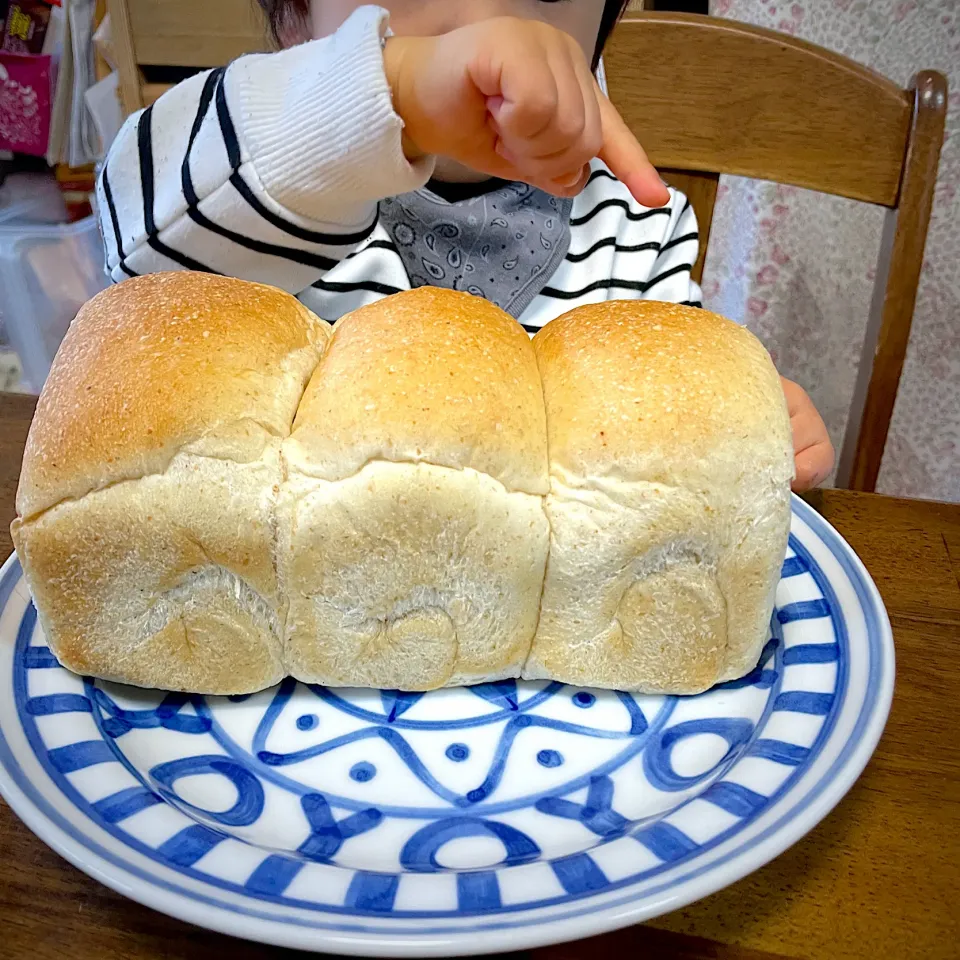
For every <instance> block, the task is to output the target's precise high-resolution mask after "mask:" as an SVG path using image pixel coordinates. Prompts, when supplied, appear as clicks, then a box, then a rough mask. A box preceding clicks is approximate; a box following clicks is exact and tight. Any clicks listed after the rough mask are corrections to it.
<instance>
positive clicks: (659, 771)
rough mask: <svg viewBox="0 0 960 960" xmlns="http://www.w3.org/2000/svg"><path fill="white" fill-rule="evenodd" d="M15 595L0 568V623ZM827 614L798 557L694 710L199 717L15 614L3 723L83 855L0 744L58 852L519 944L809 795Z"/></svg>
mask: <svg viewBox="0 0 960 960" xmlns="http://www.w3.org/2000/svg"><path fill="white" fill-rule="evenodd" d="M804 517H805V519H806V518H807V517H806V514H805V515H804ZM808 522H810V521H809V520H808ZM814 522H815V521H814ZM821 523H822V521H821ZM824 526H825V525H824ZM841 546H842V544H841ZM836 556H837V557H840V553H836ZM851 569H852V568H851ZM855 572H856V571H855ZM17 579H18V571H17V569H16V568H15V567H14V568H13V569H12V570H11V569H10V568H8V570H7V574H6V577H5V578H4V579H3V581H2V582H0V609H2V608H3V607H5V606H6V605H7V603H6V601H7V599H8V598H9V597H10V594H11V592H12V590H13V586H12V585H13V584H15V583H16V581H17ZM851 580H852V582H853V583H854V588H855V589H858V588H857V581H856V578H854V577H851ZM860 600H861V604H860V605H861V607H862V609H863V610H864V611H867V613H866V614H865V616H868V617H869V616H870V615H873V616H876V614H873V613H871V609H872V608H871V607H870V604H868V603H866V602H863V600H864V598H863V597H860ZM844 602H847V603H848V602H849V601H846V600H845V601H844ZM842 607H843V604H842V603H841V602H840V601H839V600H838V598H837V596H836V594H835V588H834V584H833V583H831V579H830V578H828V577H827V576H825V575H824V573H823V571H822V570H821V569H820V566H819V564H818V563H817V561H816V560H815V559H814V557H813V555H812V554H811V552H810V551H809V550H808V549H807V547H806V546H805V545H804V543H802V542H801V540H800V539H799V538H798V537H797V536H791V542H790V549H789V551H788V557H787V559H786V561H785V563H784V567H783V580H782V581H781V584H780V589H779V592H778V601H777V607H776V609H775V611H774V616H773V618H772V623H771V629H770V636H769V640H768V643H767V645H766V647H765V649H764V652H763V656H762V657H761V660H760V663H759V664H758V666H757V667H756V669H755V670H753V671H752V672H751V673H750V674H749V675H748V676H747V677H744V678H743V679H741V680H736V681H731V682H729V683H725V684H721V685H719V686H718V687H716V688H714V689H713V690H712V691H709V692H708V693H706V694H703V695H701V696H698V697H687V698H674V697H652V696H640V695H631V694H625V693H618V692H611V691H599V690H585V689H580V688H576V687H568V686H565V685H563V684H559V683H547V682H539V683H523V682H514V681H503V682H499V683H493V684H485V685H482V686H477V687H472V688H465V689H459V690H441V691H436V692H433V693H429V694H410V693H401V692H398V691H370V690H331V689H327V688H325V687H320V686H316V687H306V686H303V685H300V684H297V683H296V682H294V681H292V680H287V681H284V682H283V683H281V684H280V685H279V686H278V687H275V688H273V689H271V690H269V691H264V692H262V693H259V694H255V695H252V696H244V697H232V698H214V697H201V696H191V695H181V694H167V695H164V694H162V693H158V692H156V691H140V690H133V689H131V688H125V687H120V686H117V685H113V684H109V683H103V682H100V681H93V680H89V679H87V680H81V679H80V678H77V677H74V676H73V675H72V674H70V673H68V672H67V671H65V670H63V669H62V668H60V667H59V665H58V664H57V662H56V660H55V659H54V658H53V656H52V655H51V653H50V651H49V649H48V648H47V647H46V644H45V640H44V638H43V635H42V631H40V630H39V628H38V627H37V625H36V612H35V610H34V608H33V606H32V604H26V605H25V607H24V609H23V611H22V613H21V614H20V617H19V623H18V624H17V630H16V644H15V650H14V651H13V657H12V663H11V674H12V676H11V679H12V686H13V693H14V698H13V701H14V706H15V710H16V720H17V723H18V724H19V728H20V730H22V734H23V736H24V737H25V739H26V742H27V743H28V744H29V750H30V752H31V753H32V755H33V757H34V758H35V759H36V761H37V763H39V765H40V767H41V768H42V769H43V770H44V771H45V773H46V775H47V776H48V777H49V778H50V780H51V781H52V783H53V784H54V785H55V787H56V791H57V793H58V794H59V796H60V797H61V798H65V801H66V802H67V803H68V804H69V805H70V806H71V807H72V808H73V809H74V810H75V811H77V812H78V814H79V815H81V816H82V818H84V822H89V823H90V824H91V827H90V830H89V833H88V832H85V831H84V830H82V829H78V827H77V825H76V822H70V820H69V818H65V817H64V816H63V815H62V814H61V813H60V812H58V811H57V810H56V809H54V805H53V804H51V802H50V799H49V797H48V796H44V794H43V791H41V790H38V789H37V788H36V787H35V785H34V783H33V782H32V781H31V778H30V777H28V776H26V775H25V774H24V772H23V770H22V767H21V765H20V764H19V763H18V761H17V760H16V758H15V757H14V755H13V753H12V751H11V750H10V748H9V747H8V745H7V743H6V741H3V742H2V743H0V761H2V764H3V767H4V768H5V772H6V773H7V775H8V776H10V777H11V778H12V779H13V780H14V781H15V783H16V784H17V786H18V788H19V789H21V790H23V792H24V794H25V795H26V796H28V797H29V799H30V801H31V802H32V803H33V805H34V806H35V807H37V808H38V809H40V810H41V811H42V812H43V813H44V814H45V816H47V818H48V819H50V820H51V821H53V822H54V823H55V824H56V825H57V826H58V827H59V828H60V829H61V830H63V831H64V832H65V833H66V834H67V835H68V836H69V837H70V838H72V840H74V841H77V842H79V843H81V844H82V845H83V846H84V847H85V848H87V849H90V850H92V851H93V852H94V853H96V854H97V855H98V856H101V857H104V858H105V859H106V860H108V861H109V862H111V863H115V864H117V865H118V866H120V867H121V868H122V869H124V870H125V871H128V872H130V873H132V874H133V875H134V876H139V877H141V878H144V879H145V880H147V881H148V882H149V883H150V884H152V885H153V886H155V887H159V888H162V889H164V890H168V891H170V892H172V893H177V892H184V891H185V890H188V891H189V896H190V897H191V898H192V900H194V901H195V902H200V903H204V902H205V903H209V904H210V905H211V906H215V907H218V908H221V909H225V910H227V911H229V912H231V913H235V914H240V915H244V916H247V917H250V918H254V919H258V918H261V919H266V920H270V919H280V920H282V921H283V922H284V923H285V924H293V925H295V926H300V927H306V928H314V929H320V930H325V931H337V930H340V931H344V932H351V931H358V930H361V931H369V932H372V933H374V934H376V933H378V932H382V931H383V929H385V928H383V927H382V926H379V925H378V924H377V923H376V922H375V921H376V920H378V919H379V920H387V919H389V920H391V921H394V920H395V921H404V920H416V921H418V923H417V926H416V929H417V931H418V932H420V933H421V934H424V935H426V934H429V933H430V932H431V931H434V930H435V931H449V928H447V927H445V926H444V925H443V924H444V921H448V920H451V919H456V920H457V921H458V925H457V927H456V929H457V931H464V930H469V929H476V930H484V929H487V928H489V927H490V926H491V921H493V919H494V918H496V917H499V920H497V921H496V924H497V926H498V927H500V928H509V927H510V926H511V925H516V924H518V923H519V924H520V925H523V924H524V923H528V922H531V921H525V920H524V919H522V918H520V917H517V920H516V921H511V919H510V918H511V917H514V916H516V915H518V914H524V915H527V914H529V912H530V911H536V910H540V909H546V908H551V909H552V908H561V907H562V908H563V910H564V912H563V914H562V915H563V916H565V917H570V916H575V915H576V914H577V913H578V912H580V911H583V910H586V911H588V912H589V910H590V909H591V907H590V905H589V904H590V903H592V902H593V901H594V899H595V898H597V897H598V896H606V901H605V903H604V906H605V907H606V906H615V905H616V904H617V903H626V902H629V900H630V896H629V889H630V888H631V887H633V888H636V887H637V885H638V884H642V885H644V890H645V892H650V891H653V892H655V891H656V890H657V886H656V884H657V882H658V879H657V878H659V877H663V881H662V883H663V884H664V886H663V887H662V889H664V890H666V889H669V887H670V884H671V883H672V882H673V881H672V879H670V878H672V877H674V876H676V875H677V871H678V869H682V870H683V874H684V878H685V881H690V880H695V879H696V877H697V876H698V875H699V874H700V873H703V872H706V871H709V870H711V869H715V868H716V863H718V862H722V861H723V860H724V858H726V857H727V856H728V855H727V854H726V853H725V852H724V851H725V850H726V847H727V846H729V844H730V842H731V840H735V839H736V837H737V836H738V835H741V834H743V833H744V831H747V830H754V829H759V828H760V826H761V825H762V824H763V823H764V818H768V817H769V814H770V812H771V810H772V808H775V807H776V805H777V804H778V801H780V799H781V798H783V797H784V796H785V795H787V794H789V792H790V791H791V789H792V787H793V785H794V784H795V783H796V782H797V781H798V780H799V779H800V778H802V777H804V776H805V775H806V774H807V773H808V771H809V770H810V767H811V764H813V763H814V762H815V761H816V759H817V757H818V756H819V755H820V753H821V748H822V746H823V744H824V743H825V741H826V740H827V739H828V738H829V737H830V736H831V733H832V731H833V729H834V725H835V723H836V722H837V718H838V716H839V715H840V713H841V711H842V709H843V706H844V703H845V699H846V698H847V697H848V671H849V664H850V651H849V637H848V625H847V622H846V618H845V617H844V615H843V612H842ZM867 634H868V644H869V645H871V647H870V657H869V670H870V677H868V678H867V682H868V684H869V685H870V686H872V687H873V688H874V689H875V688H876V687H877V685H878V683H879V671H880V670H881V669H882V664H881V660H882V658H881V656H880V652H881V651H880V647H879V645H880V642H881V640H880V638H881V634H882V630H880V629H879V628H878V626H877V625H876V624H870V623H869V622H868V623H867ZM858 696H859V694H858ZM868 706H872V705H868V704H864V708H863V709H862V710H860V714H861V717H860V719H859V720H858V721H857V722H858V723H861V725H862V724H865V723H866V719H865V718H868V717H869V715H870V713H871V712H872V710H868V709H867V707H868ZM4 727H6V723H5V724H4ZM851 737H852V735H851ZM839 759H840V760H842V759H843V756H842V755H841V757H840V758H839ZM34 779H35V778H34ZM94 828H96V829H94ZM101 833H102V835H103V838H104V841H105V842H104V843H98V842H95V839H94V835H96V836H99V835H100V834H101ZM107 838H110V839H111V841H112V842H110V843H109V844H108V843H107V842H106V841H107ZM108 847H109V849H108ZM118 850H129V851H130V852H131V856H130V857H129V858H127V857H124V856H118V853H117V851H118ZM151 863H152V864H154V865H155V868H151V867H150V866H149V865H150V864H151ZM178 877H179V878H181V879H180V881H178V879H177V878H178ZM183 884H187V885H188V886H186V887H184V886H183ZM617 891H620V898H621V899H619V900H617V899H616V898H615V897H613V894H615V893H616V892H617ZM624 891H627V896H626V899H623V893H624ZM581 901H583V902H584V905H583V906H582V907H577V906H576V904H578V903H580V902H581ZM278 909H281V910H282V912H280V913H277V912H276V911H277V910H278ZM338 916H339V917H340V919H339V920H338V919H337V917H338ZM553 916H556V912H555V911H553V913H551V917H553ZM471 917H472V918H474V919H473V921H469V918H471ZM460 921H467V922H465V923H464V922H460ZM437 924H439V925H437ZM251 935H258V934H256V933H254V934H251ZM291 942H294V941H293V940H292V941H291ZM295 942H296V943H298V944H299V945H301V946H302V945H304V942H303V940H302V939H295ZM319 945H321V946H326V948H328V949H329V948H330V946H331V945H330V943H326V944H323V943H320V944H319Z"/></svg>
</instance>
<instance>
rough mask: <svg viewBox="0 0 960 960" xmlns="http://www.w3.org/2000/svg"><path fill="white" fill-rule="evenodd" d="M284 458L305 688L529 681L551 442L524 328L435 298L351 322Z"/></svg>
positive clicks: (467, 300) (337, 336)
mask: <svg viewBox="0 0 960 960" xmlns="http://www.w3.org/2000/svg"><path fill="white" fill-rule="evenodd" d="M283 455H284V460H285V463H286V467H287V477H288V479H287V482H286V484H285V485H284V488H283V493H282V494H281V500H280V508H279V531H280V538H279V543H280V575H281V580H282V582H283V583H284V586H285V588H286V591H287V595H288V597H289V601H290V609H289V614H288V617H287V629H286V637H287V668H288V670H289V671H290V673H291V674H293V676H295V677H297V678H298V679H300V680H304V681H309V682H315V683H323V684H333V685H345V684H346V685H360V686H373V687H387V688H395V689H404V690H429V689H432V688H435V687H442V686H447V685H453V684H468V683H478V682H481V681H485V680H498V679H503V678H506V677H519V676H520V670H521V667H522V666H523V662H524V660H525V658H526V655H527V652H528V650H529V649H530V641H531V639H532V638H533V633H534V630H535V629H536V625H537V613H538V608H539V602H540V589H541V587H542V586H543V571H544V566H545V564H546V560H547V546H548V530H547V520H546V516H545V515H544V512H543V501H542V497H543V495H544V494H545V493H546V492H547V435H546V421H545V417H544V411H543V394H542V392H541V388H540V377H539V374H538V372H537V363H536V358H535V357H534V352H533V347H532V345H531V343H530V340H529V338H528V337H527V335H526V334H525V333H524V332H523V329H522V327H521V326H520V325H519V324H518V323H517V322H516V321H515V320H513V319H512V318H511V317H510V316H508V315H507V314H506V313H504V312H503V311H502V310H500V309H499V308H498V307H496V306H494V305H493V304H491V303H489V302H487V301H486V300H481V299H479V298H477V297H473V296H470V295H469V294H465V293H454V292H451V291H448V290H437V289H434V288H431V287H422V288H420V289H418V290H415V291H412V292H410V293H407V294H402V295H398V296H395V297H391V298H389V299H387V300H382V301H380V302H379V303H375V304H373V305H371V306H368V307H363V308H361V309H359V310H356V311H354V312H353V313H351V314H349V315H347V316H345V317H344V318H343V319H341V320H340V321H339V322H338V323H337V324H336V326H335V328H334V334H333V337H332V339H331V341H330V346H329V349H328V350H327V352H326V354H325V355H324V357H323V359H322V361H321V362H320V366H319V367H318V368H317V371H316V373H315V374H314V375H313V378H312V379H311V381H310V384H309V386H308V387H307V391H306V394H305V395H304V397H303V401H302V402H301V404H300V409H299V411H298V413H297V418H296V421H295V423H294V427H293V432H292V433H291V435H290V438H289V439H288V440H287V441H285V443H284V445H283Z"/></svg>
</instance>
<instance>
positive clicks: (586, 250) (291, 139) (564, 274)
mask: <svg viewBox="0 0 960 960" xmlns="http://www.w3.org/2000/svg"><path fill="white" fill-rule="evenodd" d="M386 30H387V14H386V12H385V11H384V10H382V9H380V8H377V7H362V8H360V9H359V10H357V11H356V12H355V13H354V14H353V15H352V16H351V17H350V18H349V19H348V20H347V21H346V23H344V25H343V26H342V27H341V28H340V29H339V30H338V31H337V32H336V33H335V34H334V35H333V36H330V37H327V38H324V39H321V40H314V41H311V42H310V43H306V44H303V45H302V46H298V47H294V48H292V49H289V50H284V51H282V52H280V53H272V54H261V55H256V56H248V57H243V58H241V59H240V60H237V61H236V62H235V63H233V64H232V65H231V66H229V67H227V68H225V69H220V70H214V71H209V72H207V73H203V74H199V75H197V76H195V77H192V78H190V79H189V80H187V81H185V82H183V83H181V84H179V85H178V86H177V87H175V88H174V89H172V90H171V91H169V92H168V93H167V94H165V95H164V96H163V97H161V98H160V100H158V101H157V102H156V103H155V104H154V105H153V106H152V107H149V108H147V109H146V110H144V111H141V112H140V113H138V114H135V115H134V116H132V117H130V118H129V119H128V120H127V122H126V124H125V125H124V127H123V129H122V130H121V132H120V134H119V136H118V137H117V140H116V141H115V142H114V144H113V147H112V148H111V150H110V154H109V156H108V158H107V162H106V163H105V164H104V168H103V170H102V173H101V176H100V180H99V183H98V194H99V201H100V202H99V209H100V214H101V220H102V227H103V234H104V238H105V241H106V245H107V269H108V271H109V273H110V276H111V277H112V279H113V280H115V281H119V280H122V279H124V278H125V277H127V276H135V275H137V274H143V273H152V272H157V271H162V270H179V269H189V270H208V271H214V272H218V273H222V274H227V275H229V276H234V277H240V278H243V279H246V280H256V281H259V282H261V283H269V284H273V285H274V286H277V287H281V288H282V289H284V290H287V291H289V292H291V293H294V294H296V295H297V296H298V297H299V298H300V300H301V301H302V302H303V303H304V304H305V305H306V306H308V307H309V308H310V309H311V310H313V311H314V312H315V313H317V314H318V315H319V316H321V317H323V318H325V319H327V320H335V319H337V318H338V317H340V316H342V315H343V314H344V313H347V312H348V311H350V310H352V309H354V308H356V307H358V306H360V305H362V304H365V303H370V302H372V301H374V300H376V299H378V298H380V297H382V296H386V295H388V294H390V293H395V292H397V291H398V290H407V289H409V288H410V281H409V279H408V277H407V274H406V270H405V269H404V266H403V263H402V261H401V259H400V257H399V255H398V254H397V253H396V250H395V248H394V247H393V242H392V240H391V239H390V237H389V235H388V234H387V232H386V230H385V229H384V228H383V227H382V226H381V225H380V224H379V223H378V220H377V205H378V202H379V201H380V200H382V199H384V198H386V197H392V196H396V195H399V194H403V193H407V192H409V191H412V190H416V189H419V188H420V187H422V186H423V185H424V184H425V183H426V182H427V180H428V179H429V177H430V175H431V173H432V170H433V162H432V161H431V160H429V159H428V160H423V161H419V162H417V163H410V162H408V161H407V159H406V158H405V156H404V154H403V151H402V148H401V129H402V126H403V124H402V121H401V120H400V118H399V117H398V116H397V114H396V113H395V112H394V110H393V105H392V102H391V96H390V88H389V85H388V83H387V79H386V76H385V73H384V67H383V56H382V48H381V39H382V37H383V36H384V34H385V32H386ZM570 227H571V236H570V247H569V251H568V253H567V255H566V258H565V259H564V260H563V261H562V262H561V264H560V265H559V267H558V268H557V269H556V271H555V272H554V274H553V276H552V277H550V278H549V279H548V281H547V283H546V286H544V288H543V289H542V291H541V292H540V293H539V294H538V295H537V296H536V297H535V298H534V299H533V300H532V302H531V303H530V304H529V306H528V307H527V308H526V310H525V311H524V312H523V314H522V315H521V316H520V318H519V319H520V321H521V322H522V323H523V324H524V325H525V326H526V327H527V329H528V330H535V329H537V328H539V327H540V326H542V325H543V324H545V323H547V322H548V321H549V320H551V319H553V318H554V317H556V316H558V315H559V314H561V313H563V312H565V311H566V310H569V309H571V308H572V307H575V306H579V305H581V304H584V303H595V302H597V301H601V300H606V299H623V298H650V299H656V300H670V301H674V302H678V303H692V304H695V305H697V306H699V305H700V291H699V289H698V288H697V286H696V284H695V283H693V282H692V280H691V278H690V270H691V266H692V264H693V263H694V261H695V260H696V257H697V226H696V220H695V217H694V213H693V210H692V208H691V207H690V204H689V202H688V201H687V200H686V199H685V198H684V197H683V195H682V194H680V193H677V192H676V191H674V190H671V191H670V203H669V204H668V205H667V206H666V207H664V208H663V209H662V210H648V209H646V208H644V207H641V206H640V205H639V204H638V203H637V202H636V201H635V200H634V199H633V198H632V197H631V195H630V193H629V191H628V190H627V189H626V187H624V186H623V184H621V183H620V182H619V181H618V180H616V179H615V178H614V177H613V176H612V174H610V172H609V171H608V170H607V169H606V167H604V165H603V164H602V163H600V162H599V161H595V162H594V165H593V176H592V177H591V180H590V183H589V185H588V186H587V187H586V189H585V190H584V191H583V192H582V193H581V194H580V195H579V196H578V197H577V198H576V199H575V201H574V204H573V210H572V213H571V218H570Z"/></svg>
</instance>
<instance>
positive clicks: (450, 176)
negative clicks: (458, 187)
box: [433, 157, 490, 183]
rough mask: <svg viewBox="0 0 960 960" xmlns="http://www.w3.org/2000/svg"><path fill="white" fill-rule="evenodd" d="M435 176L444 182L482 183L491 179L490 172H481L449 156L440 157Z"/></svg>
mask: <svg viewBox="0 0 960 960" xmlns="http://www.w3.org/2000/svg"><path fill="white" fill-rule="evenodd" d="M433 177H434V179H435V180H442V181H443V182H444V183H481V182H482V181H484V180H489V179H490V174H489V173H481V172H480V171H479V170H471V169H470V167H467V166H464V165H463V164H462V163H457V161H456V160H451V159H450V158H449V157H438V158H437V166H436V168H435V169H434V172H433Z"/></svg>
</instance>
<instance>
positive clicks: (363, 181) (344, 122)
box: [97, 7, 432, 293]
mask: <svg viewBox="0 0 960 960" xmlns="http://www.w3.org/2000/svg"><path fill="white" fill-rule="evenodd" d="M386 26H387V23H386V14H385V12H384V11H382V10H379V9H377V8H375V7H361V8H360V9H359V10H357V11H356V12H355V13H354V14H353V16H351V17H350V18H349V19H348V20H347V21H346V23H344V25H343V26H342V27H341V28H340V30H338V31H337V33H336V34H334V35H333V36H331V37H328V38H325V39H322V40H314V41H312V42H310V43H307V44H303V45H302V46H299V47H294V48H292V49H290V50H285V51H282V52H280V53H275V54H263V55H258V56H250V57H243V58H241V59H240V60H237V61H236V62H235V63H233V64H232V65H231V66H229V67H227V68H224V69H219V70H213V71H210V72H207V73H204V74H200V75H199V76H196V77H192V78H191V79H189V80H187V81H185V82H184V83H181V84H179V85H178V86H177V87H175V88H173V89H172V90H170V91H169V92H168V93H166V94H165V95H164V96H163V97H161V98H160V99H159V100H158V101H157V102H156V103H155V104H153V106H151V107H148V108H147V109H146V110H143V111H141V112H140V113H138V114H135V115H133V116H132V117H130V118H129V119H128V120H127V122H126V123H125V124H124V127H123V129H122V130H121V131H120V134H119V135H118V137H117V139H116V141H115V142H114V144H113V146H112V148H111V150H110V153H109V155H108V157H107V160H106V163H105V164H104V166H103V169H102V171H101V174H100V178H99V181H98V184H97V190H98V209H99V213H100V220H101V227H102V231H103V236H104V240H105V243H106V247H107V270H108V272H109V274H110V276H111V278H112V279H113V280H115V281H119V280H122V279H124V278H125V277H128V276H136V275H137V274H142V273H154V272H158V271H163V270H205V271H209V272H213V273H221V274H226V275H229V276H234V277H240V278H242V279H246V280H256V281H259V282H262V283H270V284H273V285H274V286H278V287H281V288H282V289H285V290H288V291H289V292H291V293H299V292H300V291H302V290H304V289H306V288H307V287H309V286H310V285H311V284H312V283H314V282H315V281H317V280H318V279H319V278H321V277H322V276H323V275H324V274H325V273H326V271H327V270H329V269H330V268H331V267H333V266H335V265H336V264H337V263H338V262H339V261H341V260H342V259H343V258H344V257H345V256H346V255H347V254H348V253H349V252H350V251H351V250H352V249H354V248H355V247H356V246H357V245H358V244H359V243H361V242H362V241H363V240H365V239H366V238H367V237H368V236H369V235H370V233H371V232H372V230H373V228H374V225H375V220H376V210H377V202H378V201H379V200H380V199H382V198H383V197H387V196H393V195H395V194H398V193H405V192H407V191H410V190H415V189H417V188H419V187H420V186H422V185H423V184H424V183H425V182H426V180H427V179H428V177H429V176H430V173H431V167H432V164H431V162H430V161H424V162H421V163H417V164H411V163H409V162H408V161H407V160H406V158H405V157H404V155H403V151H402V147H401V130H402V121H401V120H400V118H399V117H398V116H397V115H396V113H395V112H394V110H393V104H392V101H391V95H390V87H389V84H388V83H387V79H386V76H385V74H384V69H383V55H382V51H381V38H382V36H383V34H384V32H385V30H386Z"/></svg>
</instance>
